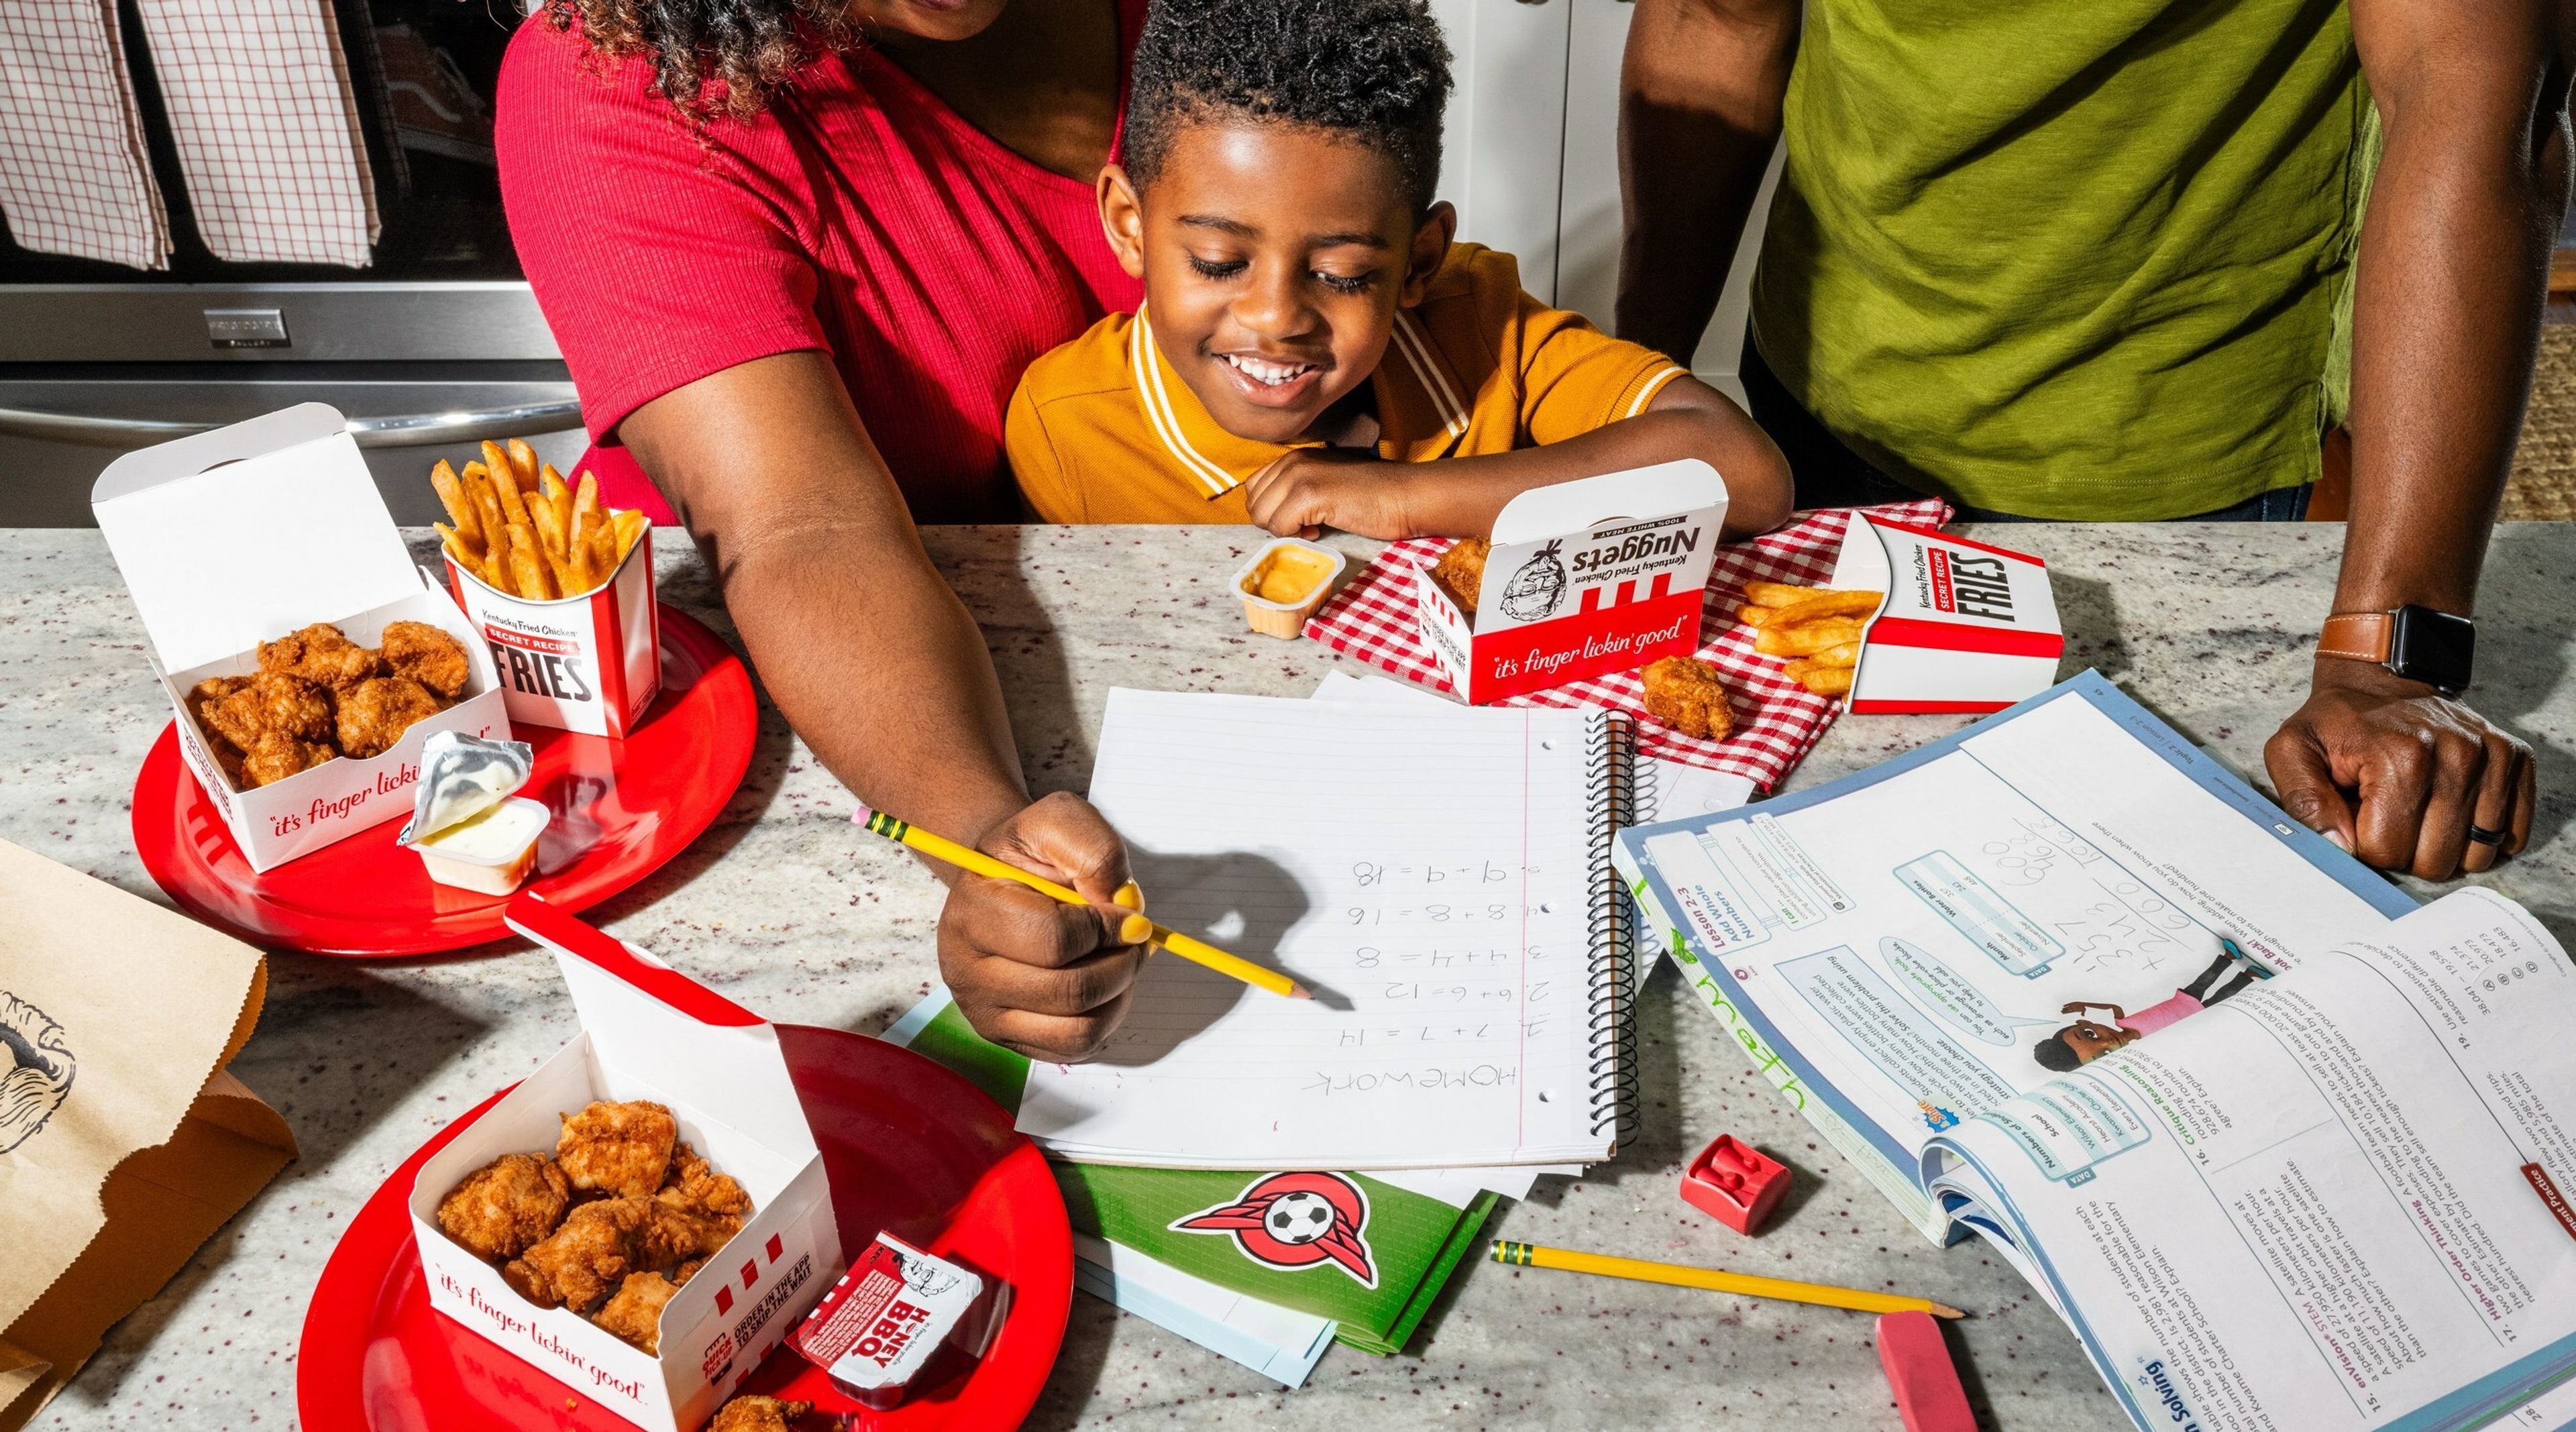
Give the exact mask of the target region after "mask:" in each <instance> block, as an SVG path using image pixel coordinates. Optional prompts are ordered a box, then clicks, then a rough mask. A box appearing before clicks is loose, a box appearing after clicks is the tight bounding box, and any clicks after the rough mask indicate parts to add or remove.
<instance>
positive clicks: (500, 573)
mask: <svg viewBox="0 0 2576 1432" xmlns="http://www.w3.org/2000/svg"><path fill="white" fill-rule="evenodd" d="M494 535H495V536H496V537H497V538H498V540H496V541H494V542H493V543H492V544H491V545H490V546H488V547H485V548H484V549H483V584H484V585H485V586H488V587H490V588H491V589H492V590H494V591H496V592H508V593H513V594H515V593H516V592H517V591H518V588H517V587H516V586H514V585H512V583H511V581H510V563H509V561H508V557H509V545H510V538H509V534H507V533H495V534H494Z"/></svg>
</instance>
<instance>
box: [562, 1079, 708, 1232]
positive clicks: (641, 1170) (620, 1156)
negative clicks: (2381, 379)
mask: <svg viewBox="0 0 2576 1432" xmlns="http://www.w3.org/2000/svg"><path fill="white" fill-rule="evenodd" d="M679 1138H680V1125H679V1122H678V1121H677V1120H675V1119H673V1118H672V1117H671V1111H670V1110H669V1109H666V1108H664V1107H662V1106H661V1105H659V1104H656V1103H653V1102H651V1101H650V1100H645V1099H636V1100H632V1101H630V1102H627V1103H623V1104H612V1103H609V1102H607V1101H606V1100H600V1101H597V1102H594V1103H592V1104H591V1105H590V1107H588V1108H586V1109H583V1110H582V1111H581V1112H580V1113H578V1114H566V1115H564V1121H563V1132H562V1133H561V1134H559V1135H557V1136H556V1139H555V1157H556V1158H558V1159H560V1160H562V1161H563V1169H564V1175H565V1177H567V1178H570V1179H571V1180H572V1186H573V1187H575V1188H600V1189H606V1190H608V1191H609V1192H611V1193H617V1194H634V1195H637V1196H639V1197H644V1198H650V1197H651V1196H652V1195H653V1194H654V1192H655V1191H656V1190H658V1189H660V1188H661V1187H662V1179H663V1176H664V1175H665V1174H667V1173H669V1172H670V1171H671V1151H672V1146H673V1145H675V1144H677V1143H678V1142H679ZM673 1261H676V1260H673Z"/></svg>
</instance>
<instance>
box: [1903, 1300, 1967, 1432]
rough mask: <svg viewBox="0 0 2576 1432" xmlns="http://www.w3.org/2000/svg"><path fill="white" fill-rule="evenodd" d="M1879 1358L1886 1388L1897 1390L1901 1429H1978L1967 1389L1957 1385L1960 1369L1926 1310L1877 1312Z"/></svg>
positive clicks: (1950, 1431) (1944, 1431)
mask: <svg viewBox="0 0 2576 1432" xmlns="http://www.w3.org/2000/svg"><path fill="white" fill-rule="evenodd" d="M1878 1361H1879V1365H1880V1366H1881V1367H1883V1368H1885V1369H1887V1386H1888V1390H1889V1391H1891V1392H1893V1393H1895V1394H1896V1411H1897V1415H1898V1416H1900V1417H1902V1418H1904V1419H1905V1432H1977V1417H1976V1414H1975V1413H1973V1412H1971V1411H1969V1410H1968V1393H1967V1389H1966V1388H1964V1387H1962V1386H1960V1385H1959V1369H1958V1367H1957V1366H1956V1365H1955V1364H1953V1363H1952V1362H1951V1361H1950V1345H1949V1344H1948V1343H1946V1342H1944V1341H1942V1339H1941V1325H1940V1324H1939V1323H1938V1322H1935V1321H1934V1320H1933V1317H1932V1315H1931V1314H1930V1313H1882V1314H1880V1315H1879V1319H1878Z"/></svg>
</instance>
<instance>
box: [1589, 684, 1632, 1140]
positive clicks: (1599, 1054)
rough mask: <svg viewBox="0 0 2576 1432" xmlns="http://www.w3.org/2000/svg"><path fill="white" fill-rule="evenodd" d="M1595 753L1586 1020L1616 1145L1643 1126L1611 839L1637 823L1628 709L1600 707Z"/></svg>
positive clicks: (1595, 1083) (1599, 1104) (1602, 1129)
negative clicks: (1590, 955) (1590, 954)
mask: <svg viewBox="0 0 2576 1432" xmlns="http://www.w3.org/2000/svg"><path fill="white" fill-rule="evenodd" d="M1591 725H1592V727H1593V730H1592V733H1591V734H1592V737H1593V739H1592V740H1591V742H1590V745H1591V755H1590V756H1589V757H1588V758H1587V759H1586V761H1585V764H1584V771H1583V780H1584V803H1585V806H1586V808H1587V809H1586V823H1587V825H1588V827H1589V829H1588V830H1587V832H1586V833H1587V835H1588V836H1589V837H1590V846H1589V850H1590V856H1589V858H1590V860H1591V862H1592V868H1591V871H1590V883H1589V886H1588V891H1589V896H1588V898H1589V904H1588V906H1587V914H1586V922H1587V924H1588V926H1589V929H1590V932H1591V946H1592V950H1593V952H1594V956H1595V957H1594V959H1593V961H1592V979H1591V985H1590V989H1589V991H1588V994H1587V1002H1588V1007H1587V1009H1586V1011H1585V1018H1586V1020H1587V1021H1588V1023H1589V1024H1590V1026H1591V1033H1590V1036H1589V1038H1590V1043H1589V1046H1588V1050H1587V1055H1588V1058H1589V1060H1590V1065H1591V1068H1590V1080H1591V1088H1592V1095H1591V1098H1592V1132H1593V1133H1594V1134H1596V1135H1597V1134H1602V1133H1607V1134H1609V1135H1610V1139H1611V1145H1612V1148H1613V1149H1614V1151H1615V1149H1616V1148H1617V1146H1618V1145H1619V1144H1621V1143H1624V1142H1626V1141H1627V1140H1628V1139H1629V1138H1630V1137H1631V1136H1633V1135H1634V1133H1635V1132H1636V1128H1637V1100H1638V1084H1637V1006H1636V996H1635V989H1636V980H1635V971H1634V969H1633V964H1634V961H1635V958H1636V956H1635V950H1634V947H1633V946H1632V944H1631V943H1630V932H1631V930H1632V929H1633V924H1632V922H1631V920H1630V918H1629V914H1628V892H1627V891H1626V890H1625V889H1623V888H1621V886H1620V883H1619V872H1618V870H1617V869H1616V868H1615V867H1613V866H1612V865H1611V863H1610V841H1611V838H1612V837H1613V836H1615V835H1616V834H1618V831H1619V828H1620V827H1622V826H1626V825H1633V824H1635V823H1636V817H1637V793H1636V766H1637V747H1636V726H1635V723H1634V722H1633V721H1632V720H1631V719H1630V718H1629V716H1628V714H1627V713H1626V712H1623V711H1597V712H1594V713H1593V716H1592V721H1591Z"/></svg>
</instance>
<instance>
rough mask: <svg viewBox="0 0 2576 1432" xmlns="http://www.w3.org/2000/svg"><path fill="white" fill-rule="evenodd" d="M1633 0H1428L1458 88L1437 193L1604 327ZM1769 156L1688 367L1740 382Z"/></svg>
mask: <svg viewBox="0 0 2576 1432" xmlns="http://www.w3.org/2000/svg"><path fill="white" fill-rule="evenodd" d="M1631 8H1632V7H1631V6H1630V4H1629V3H1628V0H1538V3H1530V0H1431V11H1432V14H1434V15H1435V16H1437V17H1438V18H1439V21H1440V27H1441V29H1442V31H1443V32H1445V33H1446V34H1447V36H1448V39H1449V50H1450V54H1451V56H1452V57H1453V58H1452V66H1453V70H1452V72H1453V74H1454V75H1455V77H1456V84H1457V88H1456V91H1455V93H1453V94H1452V95H1451V97H1450V100H1449V115H1448V124H1447V128H1446V129H1445V130H1444V131H1443V133H1442V136H1441V145H1442V154H1441V164H1440V197H1442V198H1444V199H1447V200H1448V201H1449V202H1450V203H1452V204H1455V205H1456V206H1457V207H1458V234H1459V237H1461V238H1466V239H1473V240H1475V241H1476V242H1478V243H1481V244H1488V245H1491V246H1492V247H1494V248H1498V249H1502V250H1504V251H1506V252H1508V253H1511V254H1513V255H1516V256H1517V257H1518V258H1519V259H1520V261H1521V283H1522V284H1523V285H1524V286H1525V287H1527V288H1528V289H1529V291H1530V292H1531V293H1533V294H1535V295H1537V296H1538V297H1539V298H1540V299H1541V300H1543V301H1545V302H1548V303H1552V304H1555V305H1556V306H1558V307H1560V308H1570V309H1573V310H1574V311H1576V312H1577V313H1581V314H1583V315H1584V316H1585V317H1587V318H1590V319H1591V320H1592V321H1593V322H1595V323H1597V324H1600V325H1601V326H1602V327H1603V328H1605V329H1606V328H1608V327H1609V326H1610V310H1611V305H1612V303H1613V301H1614V300H1615V299H1616V298H1617V296H1618V288H1619V55H1620V51H1621V50H1622V49H1623V48H1625V46H1626V45H1627V42H1628V16H1629V14H1630V12H1631ZM1779 177H1780V161H1779V158H1778V156H1776V155H1775V156H1773V158H1772V161H1771V172H1770V174H1769V176H1768V177H1766V178H1765V179H1764V180H1763V186H1762V194H1761V197H1760V198H1759V199H1758V200H1757V201H1756V202H1755V204H1754V208H1753V214H1754V217H1753V220H1752V222H1750V223H1748V224H1746V225H1745V234H1744V241H1743V245H1742V247H1741V248H1740V249H1739V251H1738V253H1737V257H1736V263H1735V267H1734V269H1733V271H1732V273H1731V274H1730V276H1729V280H1728V283H1727V286H1726V293H1725V295H1724V296H1723V297H1721V298H1720V299H1719V300H1718V305H1717V316H1716V317H1715V318H1714V319H1713V320H1712V321H1711V322H1710V323H1709V326H1708V332H1707V334H1706V335H1705V336H1704V337H1703V338H1702V339H1701V340H1700V347H1699V352H1698V353H1696V354H1694V355H1693V356H1692V359H1691V366H1692V368H1693V369H1694V370H1696V371H1697V372H1698V373H1699V375H1700V376H1701V377H1702V378H1704V379H1707V380H1708V381H1710V382H1712V383H1715V384H1717V385H1718V386H1719V387H1722V388H1725V389H1727V390H1729V391H1730V392H1734V393H1735V394H1736V396H1737V397H1738V398H1739V399H1740V398H1741V397H1742V396H1743V394H1742V391H1741V389H1740V388H1738V387H1737V385H1736V382H1735V372H1736V361H1737V358H1738V355H1739V350H1740V348H1741V346H1742V341H1743V337H1744V315H1745V308H1746V299H1747V294H1748V292H1749V291H1750V288H1751V285H1752V278H1753V256H1754V255H1755V254H1756V253H1757V252H1759V251H1760V249H1761V243H1762V217H1763V216H1764V215H1765V214H1767V213H1768V212H1769V211H1770V207H1771V190H1772V188H1773V186H1775V185H1776V184H1777V183H1778V182H1779Z"/></svg>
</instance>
